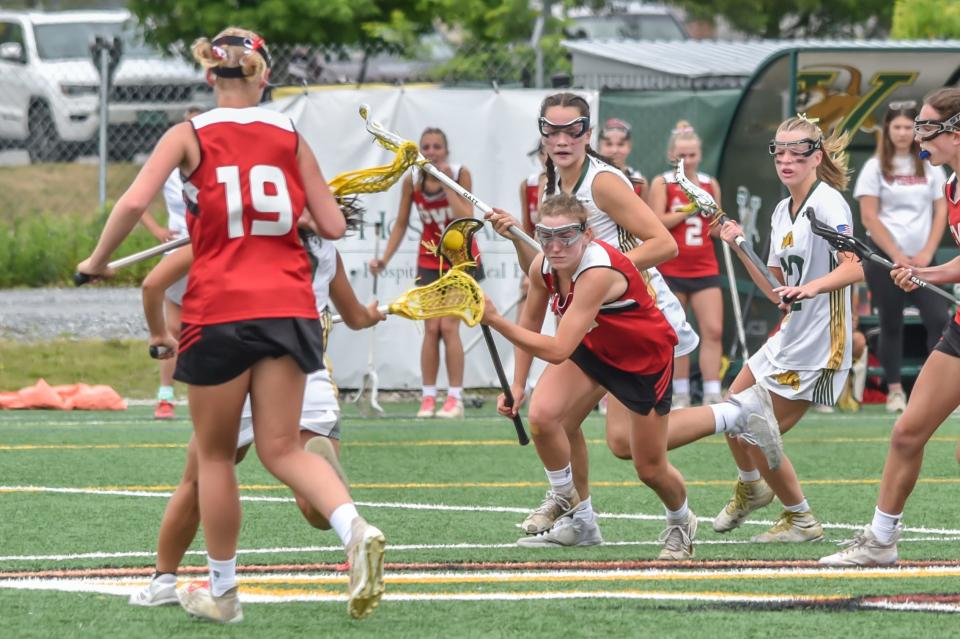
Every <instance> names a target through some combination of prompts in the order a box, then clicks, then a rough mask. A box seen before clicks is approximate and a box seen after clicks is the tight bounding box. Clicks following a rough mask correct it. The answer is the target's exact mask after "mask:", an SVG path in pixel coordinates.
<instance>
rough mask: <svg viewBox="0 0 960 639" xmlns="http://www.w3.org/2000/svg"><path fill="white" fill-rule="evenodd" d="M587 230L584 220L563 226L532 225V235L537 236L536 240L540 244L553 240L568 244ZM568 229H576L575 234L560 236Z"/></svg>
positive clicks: (568, 230)
mask: <svg viewBox="0 0 960 639" xmlns="http://www.w3.org/2000/svg"><path fill="white" fill-rule="evenodd" d="M586 230H587V223H586V222H575V223H573V224H564V225H563V226H545V225H543V224H537V225H536V226H535V227H534V235H536V237H537V241H538V242H540V244H541V245H546V244H548V243H549V242H552V241H553V240H555V239H556V240H560V242H561V243H563V245H564V246H570V245H571V244H573V243H574V242H576V241H577V240H578V239H579V238H580V235H581V234H582V233H583V232H584V231H586ZM570 231H576V234H575V235H573V236H572V237H568V238H564V237H561V235H562V234H563V233H568V232H570Z"/></svg>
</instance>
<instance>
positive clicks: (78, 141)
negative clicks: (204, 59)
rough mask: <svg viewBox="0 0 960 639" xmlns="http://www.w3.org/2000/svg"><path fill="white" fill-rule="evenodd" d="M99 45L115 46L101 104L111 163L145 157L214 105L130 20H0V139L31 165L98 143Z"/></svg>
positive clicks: (191, 72) (63, 16) (198, 78)
mask: <svg viewBox="0 0 960 639" xmlns="http://www.w3.org/2000/svg"><path fill="white" fill-rule="evenodd" d="M97 36H100V37H103V38H105V39H107V40H110V41H112V40H113V39H114V38H119V39H120V41H121V42H122V54H121V58H120V63H119V66H118V67H117V68H116V72H115V74H114V77H113V84H112V86H111V89H110V97H109V103H108V126H109V141H110V143H109V150H110V154H111V157H112V158H114V159H121V158H122V159H129V158H132V157H133V155H134V154H135V153H137V152H139V151H148V150H149V149H151V148H152V147H153V145H154V144H155V142H156V140H157V139H158V138H159V136H160V135H161V134H162V133H163V131H164V130H166V128H167V127H168V126H169V125H170V124H171V123H174V122H178V121H179V120H180V118H181V116H182V114H183V112H184V111H185V110H186V108H187V107H188V106H190V105H191V104H212V102H213V96H212V92H211V91H210V89H209V87H208V86H207V85H206V83H205V81H204V76H203V74H202V73H201V72H200V71H199V70H198V69H197V68H195V67H194V66H193V65H192V64H190V63H187V62H186V61H184V60H181V59H178V58H175V57H172V56H167V55H163V54H162V53H161V52H159V51H157V50H156V49H154V48H151V47H148V46H147V45H145V44H144V42H143V39H142V37H140V34H139V32H138V29H137V27H136V23H135V22H134V20H133V18H132V16H131V14H130V13H129V12H128V11H125V10H116V11H64V12H51V13H42V12H19V11H0V139H3V140H4V141H5V142H6V144H7V145H9V144H10V143H11V141H12V143H14V144H18V145H21V146H24V147H26V149H27V151H28V153H29V155H30V160H31V161H32V162H50V161H70V160H72V159H74V158H75V157H76V156H77V155H78V154H80V153H81V152H82V151H84V150H85V149H89V148H91V144H92V143H93V142H94V141H95V140H96V139H97V136H98V128H99V124H100V117H99V105H100V97H99V91H100V74H99V72H98V70H97V68H96V67H95V66H94V64H93V60H92V54H91V51H90V45H91V44H92V43H93V41H94V38H95V37H97Z"/></svg>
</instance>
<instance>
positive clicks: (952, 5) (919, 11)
mask: <svg viewBox="0 0 960 639" xmlns="http://www.w3.org/2000/svg"><path fill="white" fill-rule="evenodd" d="M890 35H891V36H892V37H894V38H902V39H908V40H909V39H926V38H960V2H957V0H897V2H896V6H895V7H894V10H893V29H892V31H891V33H890Z"/></svg>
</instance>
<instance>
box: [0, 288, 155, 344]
mask: <svg viewBox="0 0 960 639" xmlns="http://www.w3.org/2000/svg"><path fill="white" fill-rule="evenodd" d="M146 337H147V324H146V322H145V321H144V319H143V306H142V305H141V303H140V289H138V288H106V287H96V286H90V287H84V288H37V289H7V290H0V338H5V339H14V340H18V341H25V342H26V341H43V340H49V339H55V338H72V339H94V338H119V339H146Z"/></svg>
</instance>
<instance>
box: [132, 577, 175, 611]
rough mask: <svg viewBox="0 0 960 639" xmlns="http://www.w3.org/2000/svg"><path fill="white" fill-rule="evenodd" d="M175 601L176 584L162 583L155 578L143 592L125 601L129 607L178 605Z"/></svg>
mask: <svg viewBox="0 0 960 639" xmlns="http://www.w3.org/2000/svg"><path fill="white" fill-rule="evenodd" d="M179 602H180V600H179V599H177V582H176V580H174V581H173V583H162V582H160V581H159V580H158V579H157V578H156V577H154V578H153V579H151V580H150V583H149V584H147V585H146V586H145V587H144V589H143V590H141V591H139V592H136V593H134V594H132V595H130V599H128V600H127V603H129V604H130V605H131V606H144V607H147V608H153V607H154V606H172V605H175V604H177V603H179Z"/></svg>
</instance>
